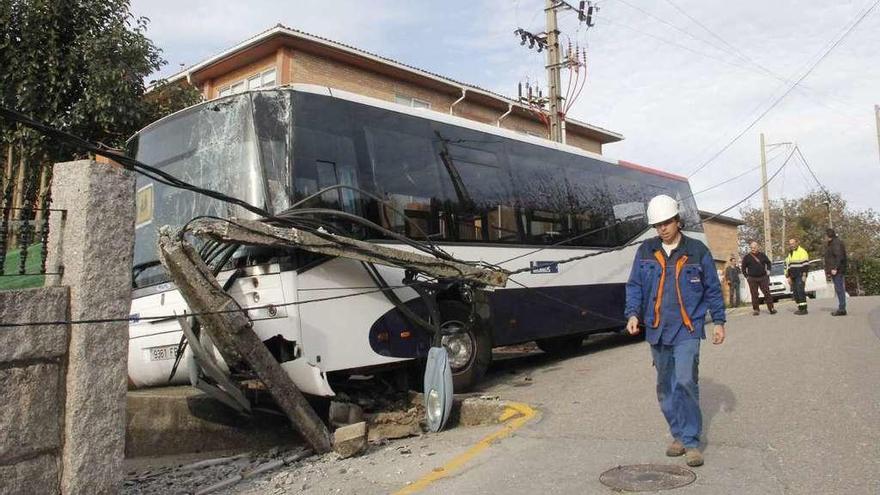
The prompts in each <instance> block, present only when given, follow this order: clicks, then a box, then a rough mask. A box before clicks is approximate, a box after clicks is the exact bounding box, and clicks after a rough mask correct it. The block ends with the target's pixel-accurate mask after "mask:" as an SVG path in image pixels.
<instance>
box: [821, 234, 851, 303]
mask: <svg viewBox="0 0 880 495" xmlns="http://www.w3.org/2000/svg"><path fill="white" fill-rule="evenodd" d="M825 241H826V242H827V244H828V245H827V246H826V247H825V273H826V274H827V275H828V276H829V277H831V280H832V281H833V282H834V293H835V294H837V311H835V312H833V313H831V315H832V316H845V315H846V283H845V282H844V276H845V275H846V246H844V245H843V241H841V240H840V238H839V237H837V233H836V232H834V229H827V230H826V231H825Z"/></svg>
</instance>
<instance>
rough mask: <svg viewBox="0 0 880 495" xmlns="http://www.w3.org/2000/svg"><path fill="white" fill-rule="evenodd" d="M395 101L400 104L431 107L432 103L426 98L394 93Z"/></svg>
mask: <svg viewBox="0 0 880 495" xmlns="http://www.w3.org/2000/svg"><path fill="white" fill-rule="evenodd" d="M394 102H395V103H398V104H400V105H406V106H408V107H413V108H431V104H430V103H429V102H427V101H425V100H420V99H418V98H413V97H412V96H405V95H400V94H397V95H394Z"/></svg>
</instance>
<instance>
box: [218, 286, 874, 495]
mask: <svg viewBox="0 0 880 495" xmlns="http://www.w3.org/2000/svg"><path fill="white" fill-rule="evenodd" d="M833 305H834V303H833V301H832V300H824V301H823V300H820V301H811V303H810V314H809V315H808V316H805V317H804V316H795V315H794V314H792V313H793V311H794V309H795V307H794V305H792V304H791V303H790V302H789V303H783V304H780V305H779V306H778V307H779V309H780V311H779V313H778V314H777V315H769V314H767V313H766V312H763V313H762V314H761V315H760V316H757V317H754V316H751V312H750V311H748V310H739V311H736V312H734V314H732V315H731V316H730V318H729V322H728V326H727V331H728V337H727V342H725V343H724V344H723V345H720V346H714V345H712V344H709V343H704V344H703V347H702V352H701V368H700V387H701V401H702V406H703V414H704V440H705V445H704V453H705V458H706V464H705V465H704V466H702V467H699V468H694V469H693V471H694V472H695V473H696V480H695V481H694V482H693V483H692V484H690V485H688V486H685V487H682V488H678V489H675V490H674V492H675V493H689V494H777V493H781V494H826V493H827V494H833V493H846V494H863V493H864V494H878V493H880V297H873V298H865V297H863V298H853V299H851V300H850V302H849V312H850V314H849V315H848V316H846V317H832V316H831V315H830V314H829V313H830V311H831V310H832V309H833ZM497 357H498V358H500V359H499V361H498V362H496V363H495V364H494V365H493V367H492V369H491V371H490V373H489V376H488V379H487V380H486V382H485V384H484V386H483V392H484V393H486V394H492V395H500V396H501V397H502V398H504V399H509V400H514V401H519V402H523V403H527V404H530V405H531V406H533V407H534V408H535V409H537V410H538V411H539V414H538V416H537V417H536V418H535V419H532V420H531V421H529V422H527V423H525V424H524V425H523V426H521V427H520V428H519V429H516V430H515V431H512V432H511V433H510V435H509V436H506V437H504V438H502V439H500V440H497V441H493V442H491V444H488V442H487V440H486V437H487V436H488V435H491V434H493V432H497V431H499V428H501V429H503V428H506V427H499V426H485V427H478V428H465V427H458V428H454V429H452V430H449V431H444V432H441V433H439V434H431V435H424V436H422V437H415V438H408V439H403V440H398V441H394V442H391V443H388V444H386V445H382V446H374V447H371V449H370V451H369V452H368V453H367V454H365V455H363V456H360V457H356V458H352V459H345V460H337V459H334V458H332V456H330V457H326V456H325V457H324V458H314V459H310V460H308V461H305V462H304V463H302V464H300V465H298V466H296V467H291V468H289V469H284V470H280V471H276V472H273V473H272V474H271V475H266V476H264V477H262V478H261V479H257V480H253V481H249V482H247V483H241V484H239V485H236V486H235V487H233V488H231V489H228V490H226V491H222V492H221V493H224V494H232V493H235V494H241V493H245V494H251V495H267V494H273V495H274V494H282V493H300V492H302V493H332V494H335V493H344V494H347V493H352V494H355V493H356V494H380V493H394V492H396V491H398V490H401V489H408V490H412V489H413V488H416V487H419V488H422V490H421V492H422V493H429V494H450V493H454V494H456V495H469V494H473V495H477V494H480V495H482V494H485V493H504V494H529V495H533V494H535V493H541V494H556V493H559V494H584V493H586V494H592V493H596V494H610V493H614V492H613V491H612V490H611V489H609V488H607V487H605V486H604V485H602V484H601V483H600V482H599V476H600V474H601V473H602V472H604V471H606V470H608V469H611V468H614V467H616V466H618V465H630V464H642V463H662V464H675V465H679V466H684V460H683V458H676V459H670V458H667V457H665V455H664V450H665V447H666V444H667V443H668V441H669V437H668V433H667V427H666V424H665V422H664V420H663V418H662V416H661V413H660V411H659V408H658V406H657V401H656V395H655V393H654V378H655V372H654V369H653V367H652V366H651V359H650V351H649V349H648V346H647V344H645V343H644V342H634V341H633V340H632V339H628V338H624V337H618V336H599V337H594V338H591V339H588V340H587V341H586V343H585V344H584V346H583V347H582V348H581V349H580V350H579V351H578V352H577V353H576V354H575V355H573V356H571V357H567V358H559V357H552V356H548V355H546V354H544V353H541V352H540V351H537V350H534V348H532V349H529V348H527V347H524V348H521V349H507V350H506V352H500V353H498V356H497ZM474 447H482V449H480V448H477V449H475V448H474ZM438 472H441V473H444V474H445V473H448V475H447V476H445V477H440V479H437V480H436V481H431V482H429V483H426V482H425V477H426V476H428V477H430V476H432V475H435V474H436V473H438Z"/></svg>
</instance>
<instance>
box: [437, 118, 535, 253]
mask: <svg viewBox="0 0 880 495" xmlns="http://www.w3.org/2000/svg"><path fill="white" fill-rule="evenodd" d="M435 149H436V150H437V153H438V155H439V157H440V160H441V162H442V163H443V166H444V169H445V172H446V180H447V181H448V183H449V184H450V188H451V189H452V190H453V191H454V196H455V202H454V205H455V206H454V207H453V208H452V210H453V214H454V216H455V230H456V238H457V239H458V240H460V241H477V242H479V241H488V242H518V240H519V235H518V232H519V231H518V229H517V223H516V210H515V209H514V199H513V185H512V183H511V180H510V173H509V172H508V170H507V167H506V166H505V165H506V164H505V160H504V154H503V148H502V141H501V139H500V138H496V137H494V136H488V135H485V134H481V133H477V132H474V131H469V130H466V129H453V128H449V127H448V126H439V125H438V126H437V128H436V132H435Z"/></svg>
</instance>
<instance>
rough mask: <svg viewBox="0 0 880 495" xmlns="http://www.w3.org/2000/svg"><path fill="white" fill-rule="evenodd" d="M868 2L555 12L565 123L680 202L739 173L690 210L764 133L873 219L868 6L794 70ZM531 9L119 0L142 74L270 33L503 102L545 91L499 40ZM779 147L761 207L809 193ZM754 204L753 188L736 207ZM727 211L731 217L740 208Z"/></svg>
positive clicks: (537, 10) (743, 163)
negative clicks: (134, 33)
mask: <svg viewBox="0 0 880 495" xmlns="http://www.w3.org/2000/svg"><path fill="white" fill-rule="evenodd" d="M876 1H878V0H834V1H832V2H828V1H824V0H823V1H819V0H773V1H772V2H767V1H765V0H739V1H737V2H731V1H729V0H598V1H597V2H596V4H597V5H598V7H599V11H598V13H597V15H596V18H595V20H594V24H595V25H594V26H593V27H587V26H585V25H583V24H581V23H580V22H579V21H578V19H577V16H576V15H575V14H574V13H572V12H570V11H569V12H566V11H561V12H560V13H559V23H560V29H561V31H562V32H563V33H564V34H563V36H562V43H563V45H567V44H568V42H569V41H570V42H571V43H572V45H573V46H579V47H580V48H582V49H585V50H586V52H587V80H586V85H585V87H584V90H583V92H582V93H581V94H580V97H579V98H578V99H577V101H575V103H574V104H573V106H572V108H571V110H570V111H569V113H568V115H569V116H570V117H573V118H575V119H578V120H581V121H584V122H588V123H590V124H594V125H598V126H601V127H603V128H606V129H610V130H613V131H616V132H619V133H621V134H623V136H624V137H625V139H624V141H622V142H620V143H615V144H611V145H607V146H605V148H604V150H603V153H604V154H605V155H607V156H609V157H612V158H619V159H623V160H627V161H631V162H635V163H639V164H642V165H647V166H651V167H654V168H659V169H663V170H666V171H669V172H673V173H677V174H680V175H684V176H688V177H689V178H690V182H691V188H692V190H693V191H694V192H697V191H701V190H703V189H706V188H709V187H711V186H713V185H716V184H719V183H721V182H723V181H725V180H727V179H729V178H733V177H736V176H737V175H742V177H740V178H739V179H736V180H734V181H731V182H729V183H726V184H724V185H723V186H721V187H717V188H714V189H711V190H709V191H706V192H703V193H700V194H698V196H697V198H696V199H697V203H698V206H699V207H700V208H701V209H704V210H708V211H713V212H718V211H722V210H724V209H726V208H728V207H730V206H731V205H733V204H735V203H736V202H738V201H739V200H741V199H742V198H744V197H745V196H747V195H748V194H750V193H751V192H753V191H755V190H756V189H757V188H758V187H759V186H760V184H761V179H760V172H759V170H757V169H756V167H758V166H759V165H760V144H759V142H760V141H759V139H760V138H759V135H760V133H764V134H765V138H766V142H767V143H783V142H793V143H797V145H798V146H799V149H800V150H801V152H802V153H803V155H804V157H805V158H806V161H807V163H808V164H809V166H810V167H811V168H812V170H813V172H814V173H815V175H816V177H817V178H818V180H819V181H820V182H821V183H822V184H823V185H824V186H825V187H826V188H827V189H828V190H829V191H831V192H833V193H840V194H841V195H842V196H843V198H844V200H846V201H847V202H848V204H849V206H850V207H853V208H855V209H859V210H863V209H867V208H872V209H874V210H877V211H880V150H878V148H880V146H878V129H877V127H876V124H875V116H874V105H875V104H880V50H877V47H878V46H880V7H878V8H876V9H875V10H873V11H872V12H871V13H870V14H868V15H867V16H866V17H865V18H864V19H863V20H862V21H861V23H860V24H858V25H857V26H856V27H855V29H853V30H852V31H851V32H850V33H849V35H848V36H846V37H845V38H844V39H843V40H842V41H841V42H840V43H839V44H838V45H837V46H835V47H834V48H833V49H832V50H831V51H830V52H828V54H827V56H825V57H824V58H823V59H821V61H820V62H819V63H818V65H815V67H814V68H813V70H812V71H810V72H809V73H807V71H808V69H809V68H810V67H811V66H813V65H814V64H815V62H817V61H819V59H820V57H821V56H822V55H823V54H824V53H825V52H826V50H827V49H828V48H829V47H831V46H832V43H833V42H834V41H836V40H838V39H839V38H840V37H841V35H842V34H843V33H844V31H845V30H846V29H847V28H848V27H849V26H851V25H852V24H853V23H854V22H855V21H856V19H857V18H858V17H859V16H860V15H861V14H862V13H864V12H865V11H866V10H867V9H868V8H869V7H871V5H873V4H874V3H875V2H876ZM569 3H571V4H573V5H576V4H577V2H576V1H571V2H569ZM543 6H544V1H543V0H444V1H443V2H436V1H427V0H410V1H404V0H369V1H364V0H295V1H291V2H278V1H265V0H251V1H248V2H219V1H214V2H211V1H204V0H190V1H188V2H185V3H181V2H179V1H170V0H133V1H132V5H131V11H132V13H133V14H134V15H135V16H146V17H148V18H149V19H150V24H149V27H148V30H147V36H148V37H149V38H150V39H152V40H153V42H154V43H155V44H156V45H157V46H158V47H159V48H161V49H162V51H163V57H164V58H165V59H166V60H167V61H168V65H167V66H166V67H164V68H163V69H162V70H161V71H160V72H159V73H157V74H156V75H155V77H156V78H158V77H164V76H168V75H171V74H173V73H176V72H178V71H179V70H181V68H182V67H186V66H189V65H193V64H195V63H198V62H200V61H202V60H204V59H206V58H209V57H211V56H213V55H216V54H217V53H219V52H221V51H223V50H225V49H228V48H230V47H232V46H234V45H236V44H238V43H240V42H241V41H243V40H245V39H247V38H249V37H251V36H253V35H254V34H257V33H259V32H261V31H264V30H266V29H269V28H271V27H272V26H274V25H276V24H278V23H281V24H284V25H285V26H288V27H290V28H294V29H299V30H302V31H306V32H308V33H311V34H315V35H318V36H323V37H326V38H330V39H332V40H335V41H339V42H343V43H346V44H350V45H353V46H356V47H358V48H361V49H364V50H367V51H371V52H374V53H377V54H379V55H382V56H385V57H388V58H391V59H394V60H398V61H400V62H403V63H406V64H410V65H413V66H416V67H419V68H422V69H425V70H428V71H431V72H435V73H439V74H442V75H445V76H447V77H450V78H452V79H456V80H459V81H462V82H466V83H469V84H473V85H476V86H479V87H483V88H486V89H489V90H492V91H495V92H498V93H501V94H504V95H507V96H511V97H515V96H516V93H517V83H519V82H524V81H526V80H528V81H531V82H532V83H536V82H537V83H539V84H543V85H545V81H546V71H545V70H544V65H545V63H546V61H545V54H544V53H541V54H539V53H537V52H536V51H535V50H530V49H528V48H527V46H526V47H524V46H521V45H520V39H519V37H517V36H515V35H514V33H513V31H514V30H515V29H517V28H523V29H526V30H528V31H531V32H533V33H538V32H541V31H543V30H544V22H545V16H544V12H543ZM803 76H806V77H803ZM801 77H803V79H802V80H801V81H800V82H799V83H798V84H797V85H794V84H793V83H795V82H796V81H798V80H799V79H800V78H801ZM567 78H568V76H567V75H565V74H564V75H563V86H565V85H566V83H567ZM790 88H793V89H790ZM787 91H788V94H787V95H786V92H787ZM545 93H546V91H545ZM783 95H784V97H783ZM780 97H782V98H781V100H779V99H780ZM776 100H779V102H778V104H776V105H775V106H774V107H773V108H772V109H770V110H769V112H767V113H766V115H764V116H763V117H762V118H761V119H760V120H758V122H757V123H756V124H755V125H754V126H752V127H750V128H747V127H748V126H749V124H751V123H752V122H753V121H754V120H755V119H756V118H757V117H758V116H759V115H760V114H762V113H763V112H765V111H766V110H767V109H769V108H770V107H771V104H773V103H774V102H775V101H776ZM740 135H741V136H740ZM737 136H739V138H738V139H735V138H737ZM790 151H791V148H790V147H789V146H787V145H780V146H770V147H768V148H767V150H766V152H767V159H768V171H769V172H768V174H772V173H773V172H774V171H776V170H777V168H778V167H780V166H781V165H783V164H784V163H786V166H785V168H784V169H783V170H782V172H780V173H779V175H778V176H777V177H776V179H774V180H773V182H772V183H771V185H770V195H771V198H782V197H785V198H796V197H799V196H801V195H803V194H805V193H806V192H809V191H811V190H813V189H815V188H816V187H817V186H816V181H815V180H814V179H813V178H812V176H811V175H810V173H809V172H808V171H807V170H806V167H805V166H804V165H803V164H801V163H800V161H799V160H798V159H797V158H796V156H797V155H794V156H795V157H793V158H791V159H790V160H789V161H788V162H786V158H787V157H788V155H789V153H790ZM707 162H708V163H707ZM701 166H702V168H701V169H700V170H699V171H698V172H696V173H694V172H695V171H696V170H697V169H698V168H700V167H701ZM750 169H754V170H752V171H751V172H747V171H749V170H750ZM760 201H761V195H760V194H756V195H755V196H754V197H753V198H752V199H751V200H749V201H747V202H746V203H743V205H744V206H746V205H751V206H760ZM728 215H730V216H739V207H736V208H734V209H731V210H730V211H729V212H728Z"/></svg>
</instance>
